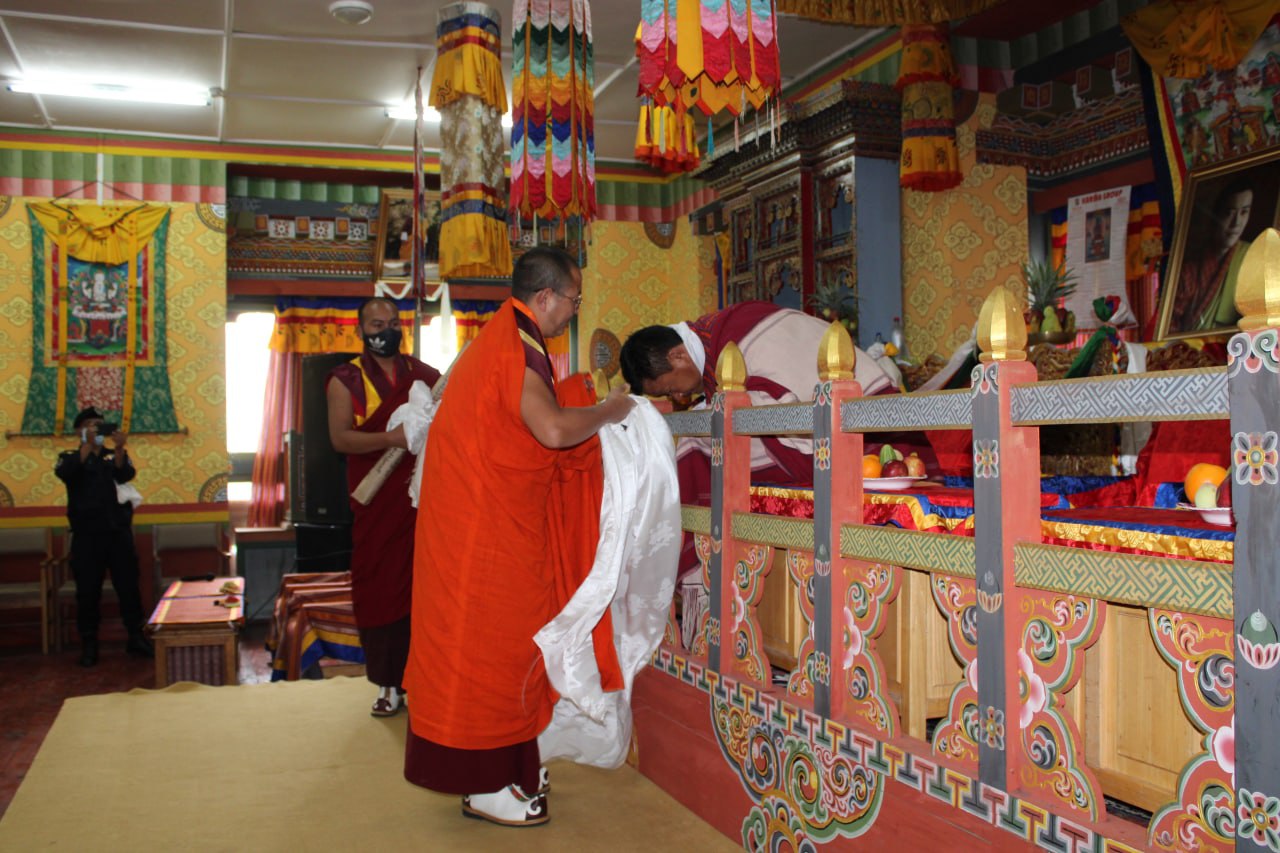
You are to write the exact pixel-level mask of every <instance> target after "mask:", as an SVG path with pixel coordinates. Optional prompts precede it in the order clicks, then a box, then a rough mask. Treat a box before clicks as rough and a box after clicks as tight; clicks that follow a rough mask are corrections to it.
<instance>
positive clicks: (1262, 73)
mask: <svg viewBox="0 0 1280 853" xmlns="http://www.w3.org/2000/svg"><path fill="white" fill-rule="evenodd" d="M1164 86H1165V91H1166V92H1167V93H1168V96H1169V101H1170V105H1171V107H1172V110H1173V114H1174V116H1175V119H1174V124H1175V125H1176V127H1177V133H1178V141H1179V143H1180V145H1181V147H1182V159H1183V162H1184V163H1185V164H1186V168H1187V169H1188V170H1190V169H1195V168H1197V167H1200V166H1207V165H1210V164H1212V163H1220V162H1222V161H1224V160H1229V159H1232V158H1234V157H1239V156H1241V155H1243V154H1248V153H1250V152H1253V151H1261V150H1262V149H1264V148H1269V147H1271V146H1274V145H1278V144H1280V18H1273V19H1272V21H1271V23H1270V24H1269V25H1268V26H1267V28H1266V29H1264V30H1263V31H1262V35H1261V36H1259V37H1258V40H1257V41H1256V42H1254V45H1253V49H1252V50H1250V51H1249V54H1248V56H1246V57H1245V59H1244V61H1243V62H1241V63H1240V64H1239V65H1237V66H1236V67H1235V68H1232V69H1230V70H1228V71H1209V72H1208V73H1207V74H1205V75H1204V76H1203V77H1200V78H1199V79H1198V80H1187V79H1182V78H1177V77H1166V78H1164Z"/></svg>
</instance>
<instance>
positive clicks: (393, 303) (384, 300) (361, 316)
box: [356, 296, 400, 328]
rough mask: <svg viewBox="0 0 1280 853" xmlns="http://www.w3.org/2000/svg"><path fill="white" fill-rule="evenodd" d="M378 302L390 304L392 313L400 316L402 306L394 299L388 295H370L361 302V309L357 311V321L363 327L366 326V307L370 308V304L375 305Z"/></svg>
mask: <svg viewBox="0 0 1280 853" xmlns="http://www.w3.org/2000/svg"><path fill="white" fill-rule="evenodd" d="M378 303H381V304H383V305H390V306H391V313H392V314H394V315H395V316H397V317H399V316H400V306H399V305H397V304H396V301H395V300H394V299H391V298H390V297H387V296H370V297H369V298H368V299H366V300H365V301H364V302H361V303H360V309H359V310H358V311H356V323H357V324H358V325H360V326H361V328H363V327H364V309H366V308H368V307H369V306H370V305H374V304H378Z"/></svg>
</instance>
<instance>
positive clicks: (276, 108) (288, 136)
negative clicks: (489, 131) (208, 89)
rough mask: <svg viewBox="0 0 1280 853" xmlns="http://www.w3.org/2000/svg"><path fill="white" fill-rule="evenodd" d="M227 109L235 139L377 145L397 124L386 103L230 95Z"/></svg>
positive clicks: (227, 129) (229, 136)
mask: <svg viewBox="0 0 1280 853" xmlns="http://www.w3.org/2000/svg"><path fill="white" fill-rule="evenodd" d="M226 110H227V114H226V120H225V126H224V136H225V137H226V138H227V139H228V140H235V141H246V140H254V141H264V142H298V143H301V144H305V145H315V144H319V145H325V144H331V145H352V146H360V147H373V146H376V145H377V144H378V143H379V142H380V141H381V140H382V138H383V136H384V135H385V134H386V133H387V131H388V129H389V126H390V125H391V124H393V121H392V120H391V119H389V118H387V117H386V114H385V112H384V108H383V107H352V106H336V105H332V104H304V103H296V102H289V101H260V100H253V99H248V98H244V99H236V98H230V99H228V100H227V106H226ZM437 144H438V143H437Z"/></svg>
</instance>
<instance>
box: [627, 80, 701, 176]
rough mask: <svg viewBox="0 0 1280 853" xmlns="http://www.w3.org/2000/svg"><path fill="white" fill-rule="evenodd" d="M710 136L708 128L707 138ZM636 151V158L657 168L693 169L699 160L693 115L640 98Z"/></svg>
mask: <svg viewBox="0 0 1280 853" xmlns="http://www.w3.org/2000/svg"><path fill="white" fill-rule="evenodd" d="M713 138H714V137H713V135H712V133H711V130H710V128H708V131H707V139H708V140H711V139H713ZM635 153H636V159H637V160H639V161H640V162H642V163H648V164H649V165H650V166H652V167H653V168H654V169H657V170H658V171H660V172H665V173H666V174H673V173H675V172H692V171H693V170H694V169H696V168H698V164H699V163H700V162H701V161H702V153H701V152H700V151H699V150H698V137H697V136H696V135H695V134H694V127H693V116H691V115H689V114H688V113H685V114H684V115H683V116H678V115H676V111H675V110H673V109H671V107H660V106H657V105H656V104H654V103H653V101H652V100H651V99H649V98H641V99H640V124H639V125H638V126H637V127H636V148H635Z"/></svg>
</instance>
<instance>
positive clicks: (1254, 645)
mask: <svg viewBox="0 0 1280 853" xmlns="http://www.w3.org/2000/svg"><path fill="white" fill-rule="evenodd" d="M1236 307H1237V308H1238V309H1239V310H1240V314H1241V317H1240V328H1241V330H1242V331H1241V332H1240V333H1239V334H1237V335H1235V336H1234V337H1233V338H1231V340H1230V342H1228V344H1227V358H1228V361H1227V395H1228V400H1229V403H1230V408H1231V461H1232V466H1231V474H1230V476H1231V496H1232V504H1233V506H1234V512H1235V521H1236V547H1235V566H1234V572H1233V585H1232V594H1233V597H1234V599H1235V628H1236V667H1235V713H1236V716H1235V743H1236V749H1235V795H1236V810H1235V818H1236V833H1235V834H1236V850H1237V851H1245V850H1259V849H1262V850H1277V849H1280V806H1278V805H1277V803H1280V742H1277V740H1276V732H1280V701H1277V700H1278V699H1280V637H1278V636H1277V632H1278V631H1280V557H1277V550H1276V531H1277V530H1280V482H1278V481H1280V476H1278V475H1277V471H1280V453H1278V450H1280V448H1278V447H1277V445H1278V444H1280V440H1278V439H1277V435H1278V434H1280V336H1278V335H1277V327H1280V232H1277V231H1276V230H1275V229H1274V228H1268V229H1267V230H1266V231H1264V232H1262V234H1261V235H1259V236H1258V238H1257V239H1256V240H1254V241H1253V245H1252V246H1250V247H1249V250H1248V252H1246V253H1245V257H1244V264H1243V265H1242V266H1241V268H1240V277H1239V284H1238V285H1237V289H1236Z"/></svg>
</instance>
